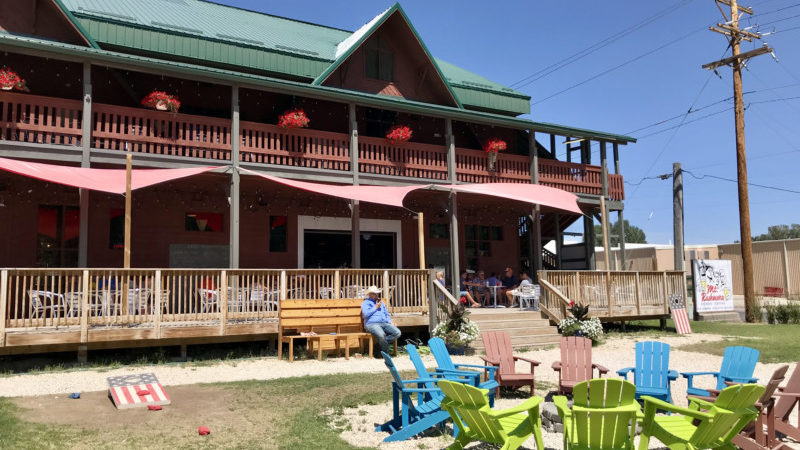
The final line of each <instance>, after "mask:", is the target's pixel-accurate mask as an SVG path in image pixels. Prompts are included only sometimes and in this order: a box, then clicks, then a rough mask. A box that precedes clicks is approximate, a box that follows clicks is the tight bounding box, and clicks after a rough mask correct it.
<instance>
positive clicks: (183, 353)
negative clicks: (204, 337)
mask: <svg viewBox="0 0 800 450" xmlns="http://www.w3.org/2000/svg"><path fill="white" fill-rule="evenodd" d="M180 359H181V361H184V362H186V361H187V360H188V359H189V351H188V349H187V348H186V344H181V356H180Z"/></svg>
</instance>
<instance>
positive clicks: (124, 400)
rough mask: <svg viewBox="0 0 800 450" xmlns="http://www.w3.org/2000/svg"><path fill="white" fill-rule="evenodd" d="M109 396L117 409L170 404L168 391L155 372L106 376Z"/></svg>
mask: <svg viewBox="0 0 800 450" xmlns="http://www.w3.org/2000/svg"><path fill="white" fill-rule="evenodd" d="M106 380H107V381H108V396H109V397H111V401H112V402H114V405H115V406H116V407H117V409H129V408H147V407H148V406H149V405H169V404H170V399H169V395H167V391H165V390H164V387H163V386H161V383H159V382H158V378H156V375H155V374H154V373H142V374H136V375H122V376H118V377H109V378H106Z"/></svg>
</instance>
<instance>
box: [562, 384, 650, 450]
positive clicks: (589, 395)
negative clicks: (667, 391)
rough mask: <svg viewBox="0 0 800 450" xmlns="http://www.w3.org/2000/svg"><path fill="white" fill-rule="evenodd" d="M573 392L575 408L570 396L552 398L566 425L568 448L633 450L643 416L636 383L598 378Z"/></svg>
mask: <svg viewBox="0 0 800 450" xmlns="http://www.w3.org/2000/svg"><path fill="white" fill-rule="evenodd" d="M572 392H573V394H572V396H573V400H574V404H573V406H572V409H570V408H569V407H568V406H567V397H564V396H562V395H557V396H555V397H553V403H554V404H555V405H556V408H557V409H558V415H559V416H561V419H562V420H563V422H564V448H565V449H576V450H589V449H598V450H633V437H634V436H635V432H636V422H637V420H639V419H641V418H642V417H643V416H642V409H641V406H640V405H639V402H637V401H636V386H635V385H634V384H633V383H630V382H628V381H625V380H616V379H608V378H597V379H594V380H589V381H582V382H580V383H578V384H576V385H575V386H574V387H573V391H572Z"/></svg>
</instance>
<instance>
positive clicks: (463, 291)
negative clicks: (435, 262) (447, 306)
mask: <svg viewBox="0 0 800 450" xmlns="http://www.w3.org/2000/svg"><path fill="white" fill-rule="evenodd" d="M439 274H441V279H440V278H439ZM436 280H437V281H439V282H440V283H442V286H444V285H445V284H444V272H442V271H439V272H436ZM459 284H460V286H459V288H460V289H459V291H458V297H459V300H460V301H461V300H462V299H463V300H466V303H464V302H463V301H461V303H464V304H465V305H469V307H470V308H480V307H481V304H480V303H478V302H476V301H475V299H474V298H472V295H471V294H470V293H469V291H468V290H467V272H464V273H462V274H461V280H460V283H459Z"/></svg>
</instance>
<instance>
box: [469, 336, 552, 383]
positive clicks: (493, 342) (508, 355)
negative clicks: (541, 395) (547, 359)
mask: <svg viewBox="0 0 800 450" xmlns="http://www.w3.org/2000/svg"><path fill="white" fill-rule="evenodd" d="M481 339H483V346H484V347H485V348H486V356H481V359H483V360H484V361H485V362H486V364H489V365H493V366H497V367H499V369H497V372H496V374H495V378H496V380H497V384H498V386H497V391H496V393H495V397H496V398H500V386H507V387H511V388H518V387H522V386H530V387H531V397H533V370H534V369H535V368H536V366H538V365H539V364H541V362H539V361H534V360H532V359H528V358H523V357H521V356H514V355H513V354H512V348H511V338H510V337H509V335H508V333H507V332H505V331H487V332H484V333H481ZM517 361H525V362H528V363H530V365H531V373H517V372H516V368H515V365H516V362H517Z"/></svg>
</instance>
